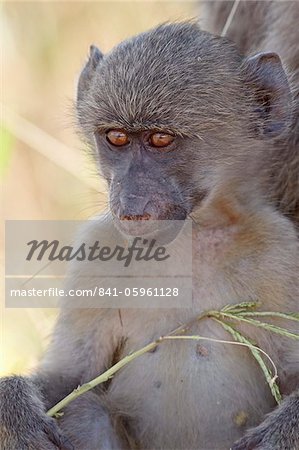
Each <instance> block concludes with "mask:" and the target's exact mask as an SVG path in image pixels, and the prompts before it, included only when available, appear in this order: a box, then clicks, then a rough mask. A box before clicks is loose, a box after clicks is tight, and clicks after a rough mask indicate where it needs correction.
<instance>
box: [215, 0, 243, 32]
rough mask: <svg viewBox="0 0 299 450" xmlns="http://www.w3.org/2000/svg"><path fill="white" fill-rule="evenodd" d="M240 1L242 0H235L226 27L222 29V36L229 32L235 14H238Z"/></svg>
mask: <svg viewBox="0 0 299 450" xmlns="http://www.w3.org/2000/svg"><path fill="white" fill-rule="evenodd" d="M239 3H240V0H235V1H234V4H233V6H232V9H231V10H230V13H229V15H228V17H227V19H226V22H225V24H224V27H223V29H222V32H221V35H220V36H221V37H224V36H226V33H227V32H228V29H229V27H230V26H231V23H232V21H233V18H234V15H235V14H236V11H237V8H238V5H239Z"/></svg>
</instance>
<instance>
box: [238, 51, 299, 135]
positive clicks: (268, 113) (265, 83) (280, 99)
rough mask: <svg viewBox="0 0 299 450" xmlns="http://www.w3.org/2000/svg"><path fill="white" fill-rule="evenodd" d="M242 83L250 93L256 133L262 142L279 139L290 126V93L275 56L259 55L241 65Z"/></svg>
mask: <svg viewBox="0 0 299 450" xmlns="http://www.w3.org/2000/svg"><path fill="white" fill-rule="evenodd" d="M242 69H243V74H244V76H245V82H246V84H248V85H249V89H250V91H251V92H253V96H254V97H253V98H254V113H255V114H254V116H255V117H257V123H256V124H255V130H256V131H257V133H258V134H259V135H260V136H262V137H264V138H271V137H276V136H279V135H280V134H281V133H282V132H283V131H284V130H285V129H286V128H287V127H288V125H289V124H290V120H291V104H292V98H291V92H290V87H289V83H288V78H287V75H286V73H285V71H284V69H283V67H282V64H281V60H280V58H279V56H278V55H277V54H276V53H258V54H257V55H254V56H251V57H248V58H246V59H245V61H244V63H243V67H242Z"/></svg>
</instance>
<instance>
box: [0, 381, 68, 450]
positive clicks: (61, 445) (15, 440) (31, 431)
mask: <svg viewBox="0 0 299 450" xmlns="http://www.w3.org/2000/svg"><path fill="white" fill-rule="evenodd" d="M0 449H1V450H58V449H59V450H73V446H72V445H71V444H70V443H69V442H68V441H67V440H66V439H65V438H64V437H63V436H62V434H61V433H60V430H59V428H58V425H57V423H56V421H55V420H54V419H52V418H51V417H49V416H47V415H46V413H45V408H44V405H43V402H42V400H41V397H40V394H39V392H38V389H37V388H36V386H35V385H34V384H33V383H32V382H31V381H30V380H28V379H26V378H23V377H18V376H12V377H7V378H2V379H0Z"/></svg>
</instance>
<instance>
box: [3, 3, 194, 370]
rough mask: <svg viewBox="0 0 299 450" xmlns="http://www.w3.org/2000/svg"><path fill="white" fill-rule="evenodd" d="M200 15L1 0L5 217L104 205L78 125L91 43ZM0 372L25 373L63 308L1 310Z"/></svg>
mask: <svg viewBox="0 0 299 450" xmlns="http://www.w3.org/2000/svg"><path fill="white" fill-rule="evenodd" d="M197 15H198V4H197V2H192V1H186V0H183V1H162V2H155V1H119V2H114V1H108V2H104V1H102V2H92V1H90V2H89V1H85V2H58V1H57V2H42V1H40V2H4V3H3V2H2V3H1V4H0V39H1V66H2V67H1V100H0V101H1V113H2V114H1V116H2V117H1V128H0V150H1V153H0V180H1V186H2V192H3V194H4V195H3V201H2V208H1V209H2V212H1V215H2V217H3V220H2V221H1V227H2V229H1V231H2V233H1V252H0V263H1V272H2V273H1V275H3V276H2V277H1V279H2V280H3V279H4V242H3V241H4V220H5V219H6V220H7V219H14V220H17V219H22V220H24V219H25V220H27V219H28V220H33V219H41V220H46V219H72V220H77V219H86V218H88V217H91V216H92V215H94V214H96V213H98V212H100V211H101V210H103V209H105V207H106V205H107V202H106V194H105V185H104V184H103V182H102V181H101V180H100V179H99V178H98V177H97V176H96V169H95V167H94V165H93V162H92V161H91V160H90V159H89V157H88V155H87V152H86V151H85V150H86V149H84V145H83V144H82V143H80V140H79V138H78V136H77V135H76V132H75V126H74V122H75V120H74V111H73V99H74V96H75V87H76V80H77V77H78V74H79V72H80V68H81V67H82V65H83V64H84V62H85V59H86V55H87V53H88V48H89V45H90V44H91V43H94V44H96V45H97V46H99V47H100V49H101V50H102V51H103V52H106V51H108V50H110V49H111V48H112V47H113V46H114V45H116V44H117V43H118V42H119V41H121V40H123V39H125V38H127V37H129V36H131V35H134V34H136V33H139V32H141V31H144V30H146V29H148V28H150V27H153V26H155V25H157V24H159V23H161V22H164V21H167V20H182V19H188V18H192V17H196V16H197ZM3 292H4V283H2V286H1V293H2V294H1V361H0V375H4V374H5V375H6V374H10V373H28V372H29V371H30V370H31V369H32V368H33V367H34V366H35V365H36V363H37V361H38V359H39V358H40V356H41V354H42V352H43V350H44V348H45V347H46V345H47V342H48V340H49V336H50V334H51V329H52V327H53V324H54V321H55V318H56V316H57V311H56V310H54V309H49V310H46V309H5V308H4V294H3Z"/></svg>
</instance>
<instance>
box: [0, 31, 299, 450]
mask: <svg viewBox="0 0 299 450" xmlns="http://www.w3.org/2000/svg"><path fill="white" fill-rule="evenodd" d="M272 50H275V49H272ZM292 105H293V103H292V96H291V91H290V88H289V83H288V79H287V76H286V74H285V72H284V69H283V67H282V65H281V62H280V59H279V57H278V56H277V54H276V53H272V52H271V53H260V54H257V55H254V56H251V57H245V56H242V54H241V53H240V51H239V50H238V49H237V48H236V46H235V45H234V44H233V43H231V42H229V41H228V40H227V39H222V38H219V37H214V36H212V35H211V34H209V33H207V32H204V31H201V30H200V28H199V27H198V25H197V24H195V23H176V24H166V25H161V26H159V27H157V28H155V29H153V30H151V31H149V32H146V33H142V34H140V35H138V36H136V37H133V38H131V39H129V40H127V41H125V42H122V43H121V44H120V45H118V46H117V47H116V48H115V49H113V50H112V51H111V52H110V53H108V54H107V55H102V54H101V52H100V51H99V50H98V49H97V48H95V47H92V48H91V51H90V56H89V59H88V62H87V64H86V66H85V67H84V69H83V71H82V73H81V76H80V79H79V83H78V98H77V111H78V118H79V122H80V126H81V128H82V130H83V132H84V133H85V136H86V139H87V140H88V141H89V143H90V145H91V146H92V147H93V149H94V154H95V157H96V159H97V160H98V162H99V166H100V169H101V172H102V175H103V176H104V178H105V179H106V181H107V184H108V187H109V195H110V209H111V212H112V215H113V216H114V218H115V220H116V221H118V226H119V227H120V228H122V227H124V228H125V227H126V224H127V222H128V221H129V222H134V221H135V220H138V221H142V220H150V219H155V220H157V219H158V220H159V219H168V220H172V219H180V220H183V219H185V218H186V217H187V216H190V217H192V219H193V222H194V226H193V228H194V229H193V302H192V307H191V306H188V307H186V308H177V309H176V308H172V309H158V310H157V309H153V308H151V307H150V306H151V305H150V304H149V307H148V309H143V308H141V309H130V308H128V309H125V308H124V309H122V310H121V316H122V320H121V321H120V319H119V311H118V310H116V309H104V310H103V309H71V308H69V306H71V305H70V304H69V305H65V307H64V308H62V311H61V314H60V318H59V320H58V323H57V325H56V328H55V331H54V334H53V339H52V343H51V345H50V348H49V349H48V351H47V353H46V356H45V358H44V360H43V362H42V363H41V365H40V367H39V368H38V370H37V372H36V374H35V375H34V376H33V377H32V378H31V379H26V378H24V377H17V376H16V377H8V378H4V379H2V381H1V384H0V400H1V403H0V405H1V406H0V408H1V409H0V438H1V446H2V447H1V448H2V449H3V450H12V449H15V450H24V449H34V450H40V449H48V450H50V449H51V450H53V449H57V448H62V449H70V448H75V449H76V450H100V449H105V450H106V449H128V448H130V449H133V448H140V449H161V450H162V449H163V450H166V449H172V450H173V449H182V450H183V449H194V450H195V449H201V450H207V449H211V450H216V449H217V450H222V449H229V448H230V447H232V448H233V449H234V450H236V449H238V450H239V449H247V450H249V449H250V450H253V449H255V450H257V449H259V450H270V449H271V450H294V449H298V448H299V395H298V392H297V391H296V389H298V388H299V383H298V377H299V350H298V344H297V343H296V341H294V340H291V339H288V338H285V337H283V336H279V335H277V334H272V333H269V332H268V331H265V330H264V329H262V328H259V329H256V328H254V329H252V328H251V327H244V332H245V333H246V334H247V335H248V336H249V337H251V338H252V339H254V341H255V342H256V343H257V344H258V345H260V346H261V347H262V348H263V349H264V350H265V351H266V352H267V353H268V354H269V355H270V356H271V358H272V359H273V361H274V362H275V364H276V366H277V368H278V371H279V384H280V389H281V391H282V393H283V394H284V395H285V396H286V397H285V399H284V400H283V402H282V403H281V405H280V406H279V407H277V408H275V402H274V400H273V397H272V395H271V393H270V390H269V387H268V385H267V383H266V382H265V379H264V375H263V374H262V372H261V370H260V367H259V366H258V364H257V363H256V362H255V360H254V359H253V358H252V356H251V355H250V352H249V351H248V350H247V349H244V348H240V347H238V346H234V345H225V344H221V343H212V342H207V343H206V342H204V344H203V345H204V348H203V349H202V350H200V351H199V349H198V346H197V343H196V342H193V341H192V342H191V341H190V342H188V343H187V342H184V341H171V342H165V343H163V345H161V346H159V347H158V348H157V349H156V351H155V352H152V353H147V354H145V355H143V356H142V357H140V358H137V359H135V360H134V361H133V362H132V363H131V364H129V365H127V366H126V367H125V368H123V369H122V370H121V371H120V372H118V373H117V374H116V375H115V376H114V377H113V378H112V379H111V380H109V384H107V385H106V386H104V387H103V388H101V389H98V390H94V391H92V392H89V393H87V394H84V395H82V396H81V397H79V398H78V399H77V400H75V401H73V402H71V403H70V404H69V405H68V406H67V407H66V408H65V411H64V415H63V416H62V417H61V418H60V419H58V420H57V422H55V421H54V419H49V418H48V417H47V416H46V414H45V411H46V409H47V408H48V407H50V406H52V405H53V404H54V403H55V402H57V401H58V400H60V399H61V398H62V397H63V396H64V395H66V394H67V393H69V392H70V391H71V390H72V389H74V388H75V387H77V386H78V384H82V383H84V382H86V381H88V380H89V379H91V378H93V377H95V376H96V375H98V374H99V373H101V372H103V371H104V370H105V369H106V368H107V367H109V366H110V365H111V364H112V363H113V361H115V359H116V356H115V355H117V358H118V359H119V358H122V357H123V356H125V355H127V354H128V353H129V352H131V351H134V350H137V349H138V348H140V347H142V346H143V345H145V344H147V343H148V342H151V341H152V340H153V339H155V338H157V337H159V336H161V335H165V334H167V333H168V332H170V331H171V330H173V329H174V328H176V327H177V326H179V325H180V324H181V323H184V322H187V321H189V320H190V319H192V318H194V317H195V316H196V315H198V314H200V313H201V312H202V311H204V310H209V309H219V308H221V307H223V306H224V305H226V304H228V303H239V302H242V301H257V300H259V301H260V302H261V303H262V307H263V309H264V310H265V311H267V310H272V311H284V312H288V311H298V277H297V274H298V241H297V238H296V232H295V229H294V225H293V224H292V222H291V221H290V220H289V219H288V218H286V217H284V215H282V214H281V212H279V211H278V210H276V207H275V205H274V204H272V203H271V200H270V199H269V196H268V193H267V189H266V188H265V179H264V177H265V174H264V172H263V158H264V153H265V152H266V151H267V149H268V148H269V147H268V146H269V145H270V144H269V143H271V142H272V141H273V140H274V141H275V142H277V140H279V139H280V136H281V139H282V136H284V135H285V133H288V132H289V131H288V130H289V127H290V126H291V124H292V120H293V119H292ZM271 145H272V144H271ZM99 232H100V233H101V236H106V238H107V239H104V240H105V242H107V240H108V239H109V230H108V229H107V226H106V224H105V222H101V221H100V222H99V221H93V222H91V223H90V225H89V227H88V229H87V230H86V239H88V240H90V242H94V240H95V236H98V234H99ZM91 271H92V269H91V267H90V266H89V265H88V264H85V265H84V266H82V265H75V266H74V268H73V281H72V285H73V286H77V285H78V280H79V279H85V283H87V285H88V283H89V282H90V283H92V281H91V280H89V277H91ZM276 324H278V325H282V326H285V327H290V324H289V322H287V323H286V322H285V320H284V319H281V320H277V321H276ZM294 324H296V322H294ZM292 326H293V328H294V325H292ZM187 334H199V335H202V336H207V337H212V338H218V339H220V340H227V339H229V338H230V336H229V335H227V333H226V331H225V330H223V329H222V328H221V327H219V325H218V324H217V323H216V322H213V321H212V320H210V319H207V320H204V321H201V322H198V323H196V324H194V325H193V326H192V327H191V328H190V330H189V331H188V332H187ZM292 392H293V393H292ZM266 413H270V414H269V415H268V416H267V418H266V419H265V420H264V414H266ZM259 424H260V425H259ZM252 427H255V428H252ZM248 428H252V431H250V432H249V434H247V435H245V438H242V436H244V434H245V432H246V430H247V429H248ZM240 438H241V441H239V442H238V443H236V441H237V440H238V439H240ZM234 443H235V444H234Z"/></svg>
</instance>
